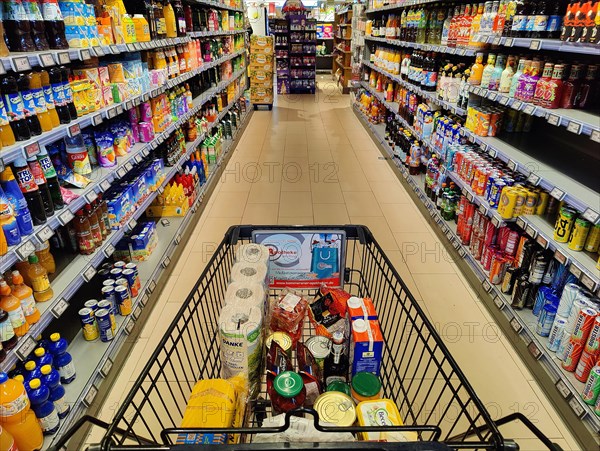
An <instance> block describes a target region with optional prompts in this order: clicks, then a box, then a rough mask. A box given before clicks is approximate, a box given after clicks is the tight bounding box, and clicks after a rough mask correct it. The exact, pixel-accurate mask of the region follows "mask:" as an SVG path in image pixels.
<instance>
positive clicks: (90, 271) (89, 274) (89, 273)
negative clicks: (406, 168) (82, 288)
mask: <svg viewBox="0 0 600 451" xmlns="http://www.w3.org/2000/svg"><path fill="white" fill-rule="evenodd" d="M95 275H96V268H94V267H93V266H91V265H90V266H88V267H87V269H86V270H85V271H83V274H82V276H83V280H85V281H86V282H89V281H90V280H92V279H93V278H94V276H95Z"/></svg>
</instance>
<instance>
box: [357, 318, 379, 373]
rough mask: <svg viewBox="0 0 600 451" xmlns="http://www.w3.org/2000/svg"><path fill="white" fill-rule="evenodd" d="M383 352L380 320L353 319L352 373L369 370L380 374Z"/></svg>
mask: <svg viewBox="0 0 600 451" xmlns="http://www.w3.org/2000/svg"><path fill="white" fill-rule="evenodd" d="M382 353H383V336H382V335H381V329H380V328H379V321H377V320H364V319H362V318H361V319H356V320H354V321H352V341H351V344H350V357H351V360H352V375H353V376H354V375H355V374H356V373H358V372H360V371H367V372H369V373H373V374H375V375H377V376H379V371H380V369H381V356H382Z"/></svg>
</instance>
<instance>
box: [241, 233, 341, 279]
mask: <svg viewBox="0 0 600 451" xmlns="http://www.w3.org/2000/svg"><path fill="white" fill-rule="evenodd" d="M252 238H253V241H254V242H255V243H259V244H263V245H264V246H267V247H268V248H269V253H270V255H271V257H270V259H269V286H270V287H271V288H283V287H289V288H318V287H320V286H321V285H329V286H342V285H343V280H344V279H343V272H344V268H343V262H344V261H345V260H344V252H345V249H346V246H345V244H346V234H345V232H344V231H341V230H331V231H328V233H320V232H318V231H310V230H308V231H302V232H297V231H285V230H283V231H277V232H273V231H268V230H264V231H262V230H257V231H254V232H253V233H252Z"/></svg>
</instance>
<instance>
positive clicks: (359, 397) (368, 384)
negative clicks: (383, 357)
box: [350, 371, 381, 403]
mask: <svg viewBox="0 0 600 451" xmlns="http://www.w3.org/2000/svg"><path fill="white" fill-rule="evenodd" d="M350 388H351V393H352V399H354V400H355V401H356V402H357V403H359V402H362V401H372V400H375V399H380V398H381V381H380V380H379V378H378V377H377V376H375V375H374V374H373V373H368V372H366V371H361V372H358V373H356V374H355V375H354V377H352V381H351V384H350Z"/></svg>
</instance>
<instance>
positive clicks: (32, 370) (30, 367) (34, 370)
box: [25, 360, 42, 382]
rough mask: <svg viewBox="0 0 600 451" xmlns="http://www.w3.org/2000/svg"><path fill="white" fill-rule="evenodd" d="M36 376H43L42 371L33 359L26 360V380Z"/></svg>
mask: <svg viewBox="0 0 600 451" xmlns="http://www.w3.org/2000/svg"><path fill="white" fill-rule="evenodd" d="M36 377H38V378H39V377H42V372H41V371H40V369H39V368H38V367H37V365H36V364H35V362H34V361H33V360H29V361H28V362H25V381H26V382H27V381H30V380H32V379H35V378H36Z"/></svg>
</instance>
